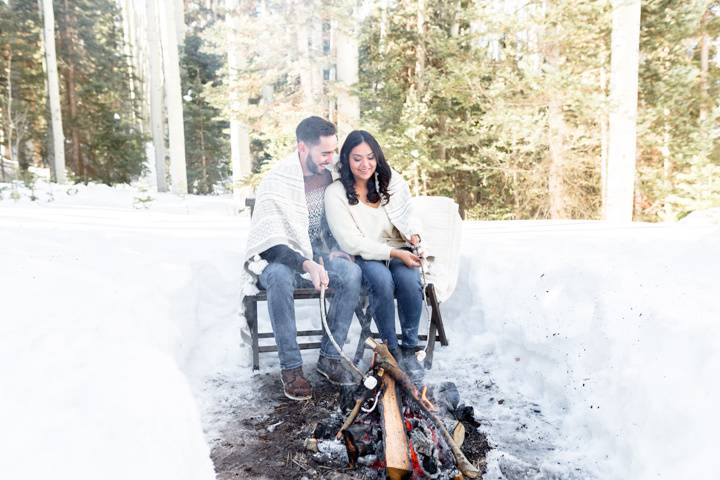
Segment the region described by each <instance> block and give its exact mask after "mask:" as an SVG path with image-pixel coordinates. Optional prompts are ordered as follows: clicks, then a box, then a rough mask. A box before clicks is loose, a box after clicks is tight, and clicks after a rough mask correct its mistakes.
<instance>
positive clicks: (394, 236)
mask: <svg viewBox="0 0 720 480" xmlns="http://www.w3.org/2000/svg"><path fill="white" fill-rule="evenodd" d="M393 174H395V172H393ZM402 197H403V195H397V197H395V196H392V195H391V196H390V201H389V202H388V204H387V205H380V206H379V207H378V208H373V207H371V206H369V205H365V204H364V203H362V202H358V203H357V204H356V205H350V204H349V203H348V199H347V196H346V195H345V187H344V186H343V184H342V183H340V181H339V180H337V181H335V182H333V183H332V184H331V185H330V186H328V187H327V189H326V190H325V215H326V216H327V221H328V224H329V226H330V230H331V231H332V233H333V235H334V236H335V239H336V240H337V241H338V244H340V247H341V248H342V249H343V250H344V251H345V252H347V253H349V254H351V255H359V256H361V257H362V258H364V259H365V260H388V259H390V251H391V250H392V249H393V248H400V247H402V246H404V245H405V239H406V238H407V239H409V238H408V237H409V236H411V235H412V234H415V233H418V234H419V232H418V231H417V228H414V229H413V231H412V232H410V234H409V235H408V236H407V237H403V235H402V234H401V233H400V229H399V228H397V227H398V226H396V225H395V224H394V223H393V222H392V220H391V217H390V212H392V211H393V210H392V209H393V208H395V210H397V207H398V205H396V203H397V202H400V201H408V200H409V198H402ZM393 200H395V203H394V202H393ZM405 220H407V219H405ZM410 223H412V222H410Z"/></svg>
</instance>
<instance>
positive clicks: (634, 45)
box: [604, 0, 640, 222]
mask: <svg viewBox="0 0 720 480" xmlns="http://www.w3.org/2000/svg"><path fill="white" fill-rule="evenodd" d="M612 7H613V11H612V19H613V20H612V37H611V54H612V57H611V67H610V70H611V72H610V144H609V148H608V182H607V184H608V190H607V191H608V196H607V205H606V206H605V209H604V211H605V218H606V219H607V220H612V221H623V222H626V221H631V220H632V218H633V199H634V195H633V191H634V188H635V163H636V158H635V155H636V142H637V134H636V129H637V126H636V123H637V95H638V62H639V56H640V0H612Z"/></svg>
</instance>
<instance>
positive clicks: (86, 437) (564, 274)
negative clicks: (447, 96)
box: [0, 185, 720, 480]
mask: <svg viewBox="0 0 720 480" xmlns="http://www.w3.org/2000/svg"><path fill="white" fill-rule="evenodd" d="M19 190H20V191H21V195H20V197H21V198H20V199H19V200H17V201H16V200H9V199H8V196H7V192H5V193H3V195H2V196H3V199H2V200H0V242H1V243H0V244H2V246H3V249H2V253H0V292H2V294H3V295H2V317H3V319H2V322H0V391H2V392H3V394H2V396H0V424H2V425H3V426H4V427H3V428H4V434H3V435H2V437H0V451H2V452H3V455H1V456H0V476H2V477H3V478H15V479H29V478H32V479H34V478H48V477H53V478H68V479H70V478H72V479H85V478H87V479H91V478H101V477H102V478H108V479H115V478H117V479H125V478H135V479H144V478H147V479H158V478H168V479H170V478H172V479H183V478H187V479H192V480H197V479H203V478H213V477H214V473H213V466H212V463H211V461H210V456H209V455H210V447H211V446H212V445H215V444H216V442H217V441H219V439H221V432H223V431H226V427H227V425H228V422H232V419H233V415H244V412H247V411H248V410H247V409H248V408H250V409H252V408H255V407H258V408H259V410H258V411H259V412H261V411H262V402H263V401H265V400H266V399H267V398H268V397H267V396H266V395H269V394H270V393H269V392H268V391H267V389H265V390H263V392H264V393H263V392H260V393H258V392H254V391H252V390H253V389H254V388H255V387H257V377H253V376H252V374H251V372H250V369H249V367H248V360H249V354H248V352H247V349H246V348H243V347H241V343H242V342H241V336H240V332H239V329H238V327H239V325H238V321H237V315H236V313H237V307H238V305H239V303H238V302H239V298H238V291H239V284H238V282H239V271H240V267H241V265H240V264H241V258H242V250H243V247H244V239H245V235H246V232H247V227H248V220H247V217H246V216H245V215H240V216H236V215H235V214H234V209H233V207H232V203H231V202H230V200H229V199H223V198H207V197H206V198H197V197H191V196H188V197H186V198H178V197H174V196H171V195H152V196H150V195H148V194H147V193H144V192H140V191H138V190H137V189H134V188H131V187H126V188H114V189H111V188H108V187H102V186H89V187H57V186H47V185H45V186H40V187H39V188H38V189H36V192H35V196H36V197H37V200H36V201H30V199H29V198H28V194H27V192H25V191H22V189H19ZM0 193H2V192H0ZM136 207H139V208H136ZM146 207H147V208H146ZM462 256H463V262H462V264H463V268H462V270H461V273H460V279H459V282H458V288H457V290H456V292H455V294H454V295H453V296H452V297H451V298H450V299H449V300H448V301H447V302H446V303H445V304H443V306H442V309H443V315H444V318H445V322H446V327H447V329H448V336H449V339H450V342H451V346H450V348H440V349H439V350H438V351H437V353H436V357H435V367H434V369H433V370H432V372H431V373H430V376H429V379H432V378H433V377H435V378H438V379H442V380H448V379H449V380H453V381H455V382H456V383H457V384H458V387H459V388H460V392H461V395H462V397H463V400H464V401H465V402H466V403H470V404H472V405H473V406H474V407H475V412H476V416H478V417H479V418H480V419H481V421H482V426H481V429H482V430H483V431H484V432H486V433H487V435H488V437H489V439H490V442H491V444H492V445H493V446H494V448H495V449H494V451H493V452H492V453H491V457H490V459H489V460H490V462H489V466H488V473H487V475H486V477H485V478H493V479H495V478H506V479H512V478H567V479H572V478H603V479H604V478H638V479H644V478H707V477H708V475H709V474H710V472H715V471H718V470H720V459H719V458H718V457H717V455H715V452H714V441H713V439H714V438H715V435H716V432H717V431H718V429H719V427H720V422H719V416H720V415H719V414H718V411H717V408H716V406H717V404H718V403H719V401H720V392H719V391H718V386H717V382H716V379H715V377H716V375H717V372H718V371H720V368H719V367H720V323H718V322H717V318H719V317H720V315H718V314H719V313H720V302H719V301H718V300H717V298H718V289H717V283H716V277H717V272H718V270H719V267H720V230H719V229H718V226H717V225H702V224H695V223H692V222H684V223H683V222H681V223H679V224H675V225H644V224H633V225H624V226H614V225H608V224H604V223H601V222H487V223H485V222H467V223H466V224H465V227H464V239H463V247H462ZM315 312H316V306H315V305H314V304H310V305H305V306H303V307H301V309H300V315H299V316H300V318H301V321H302V322H306V324H313V325H314V326H316V327H317V326H318V325H317V322H318V319H317V316H316V314H315ZM261 321H263V322H266V321H267V319H266V318H264V317H261ZM266 326H267V325H266ZM306 358H307V359H308V364H309V365H312V364H313V363H314V360H315V358H314V355H313V354H312V353H310V354H308V356H307V357H306ZM262 365H263V373H262V374H261V375H264V373H265V372H267V373H270V375H271V376H272V375H273V372H276V371H277V370H276V369H277V362H276V360H275V359H274V357H273V355H264V356H263V358H262ZM278 401H279V400H278ZM119 465H120V466H122V467H118V466H119Z"/></svg>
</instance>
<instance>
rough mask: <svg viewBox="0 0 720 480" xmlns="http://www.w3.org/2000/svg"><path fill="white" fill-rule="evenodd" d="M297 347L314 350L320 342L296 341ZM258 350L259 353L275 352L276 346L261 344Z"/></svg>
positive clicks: (318, 346)
mask: <svg viewBox="0 0 720 480" xmlns="http://www.w3.org/2000/svg"><path fill="white" fill-rule="evenodd" d="M298 348H299V349H300V350H316V349H318V348H320V342H308V343H298ZM258 351H259V352H260V353H267V352H277V351H278V348H277V345H262V346H260V347H258Z"/></svg>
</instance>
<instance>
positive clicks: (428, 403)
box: [420, 385, 438, 412]
mask: <svg viewBox="0 0 720 480" xmlns="http://www.w3.org/2000/svg"><path fill="white" fill-rule="evenodd" d="M420 401H421V402H422V404H423V405H424V406H425V408H427V409H428V410H430V411H431V412H437V411H438V408H437V407H436V406H435V405H434V404H433V403H432V402H431V401H430V400H428V398H427V385H423V388H422V392H421V393H420Z"/></svg>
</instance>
